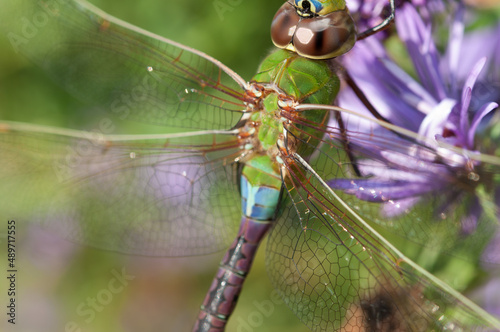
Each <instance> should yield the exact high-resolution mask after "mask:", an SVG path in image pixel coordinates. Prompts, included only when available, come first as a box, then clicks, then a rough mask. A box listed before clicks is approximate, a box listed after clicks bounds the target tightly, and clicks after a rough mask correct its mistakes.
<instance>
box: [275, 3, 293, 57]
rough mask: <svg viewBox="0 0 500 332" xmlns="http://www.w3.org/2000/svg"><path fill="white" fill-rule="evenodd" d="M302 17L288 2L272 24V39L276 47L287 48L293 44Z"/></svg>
mask: <svg viewBox="0 0 500 332" xmlns="http://www.w3.org/2000/svg"><path fill="white" fill-rule="evenodd" d="M299 20H300V16H299V15H297V12H296V10H295V8H294V7H293V6H292V5H291V4H289V3H288V2H286V3H285V4H284V5H283V6H281V8H280V9H279V10H278V12H277V13H276V15H274V19H273V22H272V23H271V38H272V40H273V43H274V45H276V47H279V48H286V47H287V46H288V44H290V43H291V41H292V37H293V34H294V33H295V29H296V28H297V24H298V23H299Z"/></svg>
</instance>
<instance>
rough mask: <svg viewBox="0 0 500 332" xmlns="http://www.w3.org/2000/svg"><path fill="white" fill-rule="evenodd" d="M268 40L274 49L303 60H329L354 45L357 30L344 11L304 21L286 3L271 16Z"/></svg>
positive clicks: (308, 18)
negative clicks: (271, 42) (269, 37)
mask: <svg viewBox="0 0 500 332" xmlns="http://www.w3.org/2000/svg"><path fill="white" fill-rule="evenodd" d="M271 38H272V40H273V43H274V45H276V46H277V47H279V48H285V49H288V50H290V51H293V52H296V53H298V54H299V55H301V56H303V57H306V58H312V59H329V58H334V57H336V56H339V55H342V54H344V53H346V52H347V51H349V50H350V49H351V48H352V47H353V46H354V43H355V42H356V27H355V25H354V21H353V20H352V18H351V16H350V15H349V12H348V11H347V9H344V10H336V11H333V12H331V13H329V14H327V15H323V16H314V17H307V18H304V17H301V16H300V15H299V14H298V13H297V10H296V9H295V7H294V6H292V5H291V4H289V3H288V2H287V3H285V4H283V6H281V8H280V9H279V10H278V12H277V13H276V15H275V16H274V19H273V23H272V25H271Z"/></svg>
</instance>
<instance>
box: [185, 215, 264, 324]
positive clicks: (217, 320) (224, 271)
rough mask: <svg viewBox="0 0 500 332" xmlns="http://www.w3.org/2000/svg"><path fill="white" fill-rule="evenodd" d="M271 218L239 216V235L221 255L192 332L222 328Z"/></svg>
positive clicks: (233, 305)
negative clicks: (222, 256)
mask: <svg viewBox="0 0 500 332" xmlns="http://www.w3.org/2000/svg"><path fill="white" fill-rule="evenodd" d="M272 222H273V221H272V220H257V219H254V218H250V217H247V216H243V217H242V219H241V226H240V230H239V232H238V237H237V238H236V239H235V241H234V242H233V243H232V245H231V247H230V248H229V250H228V251H227V252H226V254H225V255H224V258H223V259H222V261H221V263H220V266H219V269H218V271H217V274H216V276H215V278H214V280H213V281H212V285H211V286H210V290H209V291H208V293H207V296H206V297H205V300H204V301H203V305H202V307H201V310H200V313H199V314H198V320H197V322H196V324H195V327H194V329H193V331H194V332H223V331H224V329H225V326H226V323H227V320H228V318H229V316H230V315H231V313H232V312H233V310H234V307H235V306H236V302H237V300H238V296H239V294H240V292H241V288H242V286H243V282H244V281H245V278H246V275H247V274H248V272H249V271H250V267H251V266H252V262H253V259H254V257H255V253H256V252H257V248H258V246H259V244H260V242H261V241H262V239H263V238H264V236H265V235H266V233H267V232H268V230H269V229H270V228H271V225H272Z"/></svg>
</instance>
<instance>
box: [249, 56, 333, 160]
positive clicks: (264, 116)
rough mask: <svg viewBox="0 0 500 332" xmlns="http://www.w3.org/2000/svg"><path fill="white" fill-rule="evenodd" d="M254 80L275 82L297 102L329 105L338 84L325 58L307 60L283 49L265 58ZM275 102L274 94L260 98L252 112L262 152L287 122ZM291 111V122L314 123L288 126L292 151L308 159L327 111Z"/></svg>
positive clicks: (276, 99) (319, 134) (325, 121)
mask: <svg viewBox="0 0 500 332" xmlns="http://www.w3.org/2000/svg"><path fill="white" fill-rule="evenodd" d="M253 81H254V82H258V83H274V84H275V85H276V86H277V87H278V88H279V89H281V90H282V91H283V92H284V93H286V94H287V95H288V96H290V97H293V98H294V99H295V100H296V101H297V102H299V103H300V104H327V105H330V104H331V103H332V101H333V100H334V99H335V97H336V95H337V92H338V90H339V85H340V82H339V79H338V77H337V75H336V74H335V73H334V72H333V71H332V70H331V69H330V67H329V66H328V64H327V63H326V62H325V61H322V60H311V59H306V58H303V57H300V56H298V55H296V54H295V53H292V52H289V51H286V50H277V51H275V52H273V53H271V54H270V55H269V56H268V57H267V58H266V59H264V61H263V62H262V64H261V65H260V67H259V71H258V73H257V74H256V75H255V76H254V77H253ZM277 101H278V95H277V94H276V93H271V94H269V95H268V96H267V97H266V98H265V99H264V101H263V110H261V111H258V112H255V113H254V114H252V117H251V120H252V121H255V122H257V123H260V127H259V129H258V139H259V141H260V143H261V145H262V149H263V150H264V151H268V150H269V149H272V148H273V147H275V146H276V142H277V140H278V138H279V136H280V135H282V133H283V126H284V125H286V123H285V124H284V123H283V121H282V119H281V116H280V109H279V108H278V107H277ZM294 113H295V114H293V116H295V117H296V121H294V123H298V122H302V121H303V122H307V123H310V124H314V125H313V126H312V127H310V126H305V125H301V124H294V125H292V126H289V125H288V126H287V128H288V131H289V132H290V133H291V134H292V135H293V136H295V137H296V138H297V140H294V141H295V142H297V143H296V144H295V148H294V149H295V151H297V152H299V153H300V154H301V156H302V157H304V158H306V159H307V158H308V157H309V156H310V154H311V153H312V152H313V151H314V148H315V147H316V146H317V145H318V144H319V142H320V140H321V139H322V137H323V131H322V129H324V128H325V126H326V125H327V122H328V116H329V112H328V111H324V110H307V111H302V112H294ZM289 138H290V135H289ZM302 142H307V144H304V143H302Z"/></svg>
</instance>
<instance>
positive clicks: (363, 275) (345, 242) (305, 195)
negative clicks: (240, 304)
mask: <svg viewBox="0 0 500 332" xmlns="http://www.w3.org/2000/svg"><path fill="white" fill-rule="evenodd" d="M282 157H283V160H284V169H285V170H284V173H283V174H284V177H285V185H286V191H287V192H286V194H285V195H286V196H287V197H286V198H285V200H284V202H283V205H282V214H281V216H280V217H279V218H278V220H277V223H276V225H275V227H274V228H273V230H272V232H271V234H270V238H269V241H268V246H267V266H268V273H269V275H270V277H271V280H272V282H273V284H274V286H275V287H276V288H277V290H278V291H279V293H280V294H281V295H282V297H283V299H284V301H285V302H286V303H287V304H288V306H289V307H290V308H291V309H292V310H293V311H294V312H295V313H296V314H297V316H298V317H299V318H300V319H301V320H302V321H303V322H304V323H305V324H306V325H307V326H308V327H309V328H310V329H311V330H313V331H431V330H437V331H442V330H462V331H463V330H465V331H473V330H490V329H498V328H500V323H499V322H497V321H496V320H494V319H493V318H491V316H489V315H488V314H487V313H485V312H484V311H483V310H482V309H480V308H479V307H477V306H476V305H474V304H473V303H471V302H470V301H469V300H467V299H466V298H464V297H462V296H461V295H460V294H459V293H457V292H456V291H455V290H453V289H452V288H451V287H449V286H447V285H446V284H444V283H442V282H441V281H440V280H439V279H437V278H435V277H434V276H432V275H431V274H429V273H427V272H426V271H425V270H423V269H422V268H420V267H419V266H418V265H416V264H415V263H413V262H412V261H410V260H409V259H408V258H406V257H405V256H404V255H403V254H401V253H400V252H399V251H398V250H397V249H396V248H395V247H393V246H392V245H391V244H390V243H389V242H388V241H387V240H386V239H385V238H384V237H383V236H381V235H380V234H379V233H378V232H377V231H376V230H375V229H374V228H373V227H372V226H371V223H369V222H367V221H365V220H363V219H362V218H360V217H359V216H358V215H357V214H356V212H355V211H354V210H353V209H351V208H350V207H349V205H348V204H346V203H345V202H344V200H343V197H345V195H344V194H343V193H342V192H341V191H340V190H338V191H336V192H334V191H333V190H332V189H331V188H330V187H329V186H328V185H327V184H326V182H324V181H323V179H321V177H319V175H318V174H317V173H316V172H314V171H313V170H312V168H311V167H310V166H309V165H308V163H307V162H306V161H305V160H303V159H302V158H301V157H300V156H299V155H298V154H289V155H286V153H284V154H283V156H282ZM337 166H338V167H337V169H336V172H337V173H338V174H342V172H343V171H345V170H342V167H343V166H342V163H341V160H338V159H337ZM337 193H338V194H337ZM340 195H341V196H340Z"/></svg>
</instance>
